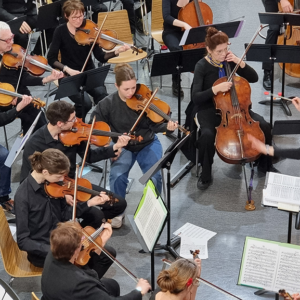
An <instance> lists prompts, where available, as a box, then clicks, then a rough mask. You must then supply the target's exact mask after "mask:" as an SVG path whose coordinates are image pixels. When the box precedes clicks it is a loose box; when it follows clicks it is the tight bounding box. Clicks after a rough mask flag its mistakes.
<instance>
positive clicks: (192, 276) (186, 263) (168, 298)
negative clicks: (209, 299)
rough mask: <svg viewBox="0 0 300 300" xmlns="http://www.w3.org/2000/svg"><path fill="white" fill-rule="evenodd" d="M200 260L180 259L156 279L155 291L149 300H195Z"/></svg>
mask: <svg viewBox="0 0 300 300" xmlns="http://www.w3.org/2000/svg"><path fill="white" fill-rule="evenodd" d="M200 276H201V260H200V259H199V258H197V259H195V260H194V261H192V260H188V259H185V258H180V259H178V260H176V261H174V262H173V263H172V264H171V266H170V268H169V269H167V270H163V271H161V272H160V273H159V275H158V277H157V285H158V286H159V289H158V290H156V291H155V292H154V293H153V295H152V297H151V298H150V300H182V299H189V300H195V299H196V293H197V289H198V287H199V285H200V282H199V280H198V279H200Z"/></svg>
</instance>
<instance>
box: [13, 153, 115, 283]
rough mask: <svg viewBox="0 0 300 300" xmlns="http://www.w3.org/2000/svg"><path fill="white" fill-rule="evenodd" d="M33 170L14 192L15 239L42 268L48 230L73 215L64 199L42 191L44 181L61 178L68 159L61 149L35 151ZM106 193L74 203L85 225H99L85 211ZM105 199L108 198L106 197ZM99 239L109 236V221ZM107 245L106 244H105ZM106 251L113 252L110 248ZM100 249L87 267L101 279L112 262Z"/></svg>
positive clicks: (77, 214) (48, 248) (105, 240)
mask: <svg viewBox="0 0 300 300" xmlns="http://www.w3.org/2000/svg"><path fill="white" fill-rule="evenodd" d="M29 159H30V162H31V165H32V169H33V171H32V173H31V174H30V175H29V176H28V177H27V178H26V179H25V180H24V181H23V182H22V183H21V185H20V186H19V188H18V190H17V192H16V194H15V211H16V226H17V242H18V246H19V248H20V249H21V250H23V251H26V252H27V258H28V260H29V261H30V262H31V263H32V264H33V265H35V266H37V267H43V265H44V262H45V258H46V256H47V254H48V252H49V250H50V233H51V231H52V230H53V229H55V228H56V226H57V224H58V223H59V222H65V221H68V220H70V219H71V218H72V208H71V207H70V206H68V205H66V202H65V200H64V199H63V198H58V199H56V198H51V197H49V196H48V195H47V193H46V192H45V188H44V184H45V182H50V183H52V182H58V181H62V180H63V179H64V176H65V175H66V174H67V173H68V172H69V168H70V162H69V159H68V158H67V157H66V155H64V154H63V153H62V152H61V151H60V150H57V149H47V150H45V151H43V152H42V153H41V152H37V151H36V152H35V153H34V154H33V155H31V156H30V158H29ZM106 197H107V196H106V195H99V196H95V197H93V198H92V199H90V200H89V201H87V202H83V203H79V204H78V205H77V210H76V216H77V217H78V218H83V219H84V222H83V223H84V225H83V224H82V223H81V225H82V226H83V227H85V226H86V225H87V224H88V225H90V226H92V227H94V226H95V228H99V227H100V225H101V224H102V221H101V222H100V223H98V224H96V223H95V221H94V220H93V219H92V218H89V215H88V212H89V210H90V209H91V206H95V205H97V204H99V203H102V202H103V201H105V200H107V199H105V198H106ZM107 198H108V197H107ZM104 227H105V230H104V231H103V235H102V241H103V245H105V244H106V242H107V240H108V239H109V238H110V236H111V233H112V229H111V226H110V225H109V224H106V225H104ZM106 248H107V247H106ZM108 251H109V252H112V253H114V255H115V250H114V249H113V248H111V247H109V249H108ZM99 254H100V251H96V252H92V253H91V259H90V260H89V266H91V267H92V268H93V269H95V271H96V272H97V273H98V276H99V278H101V277H102V276H103V275H104V274H105V272H106V271H107V269H108V268H109V267H110V265H111V261H110V260H109V259H108V258H107V257H106V256H105V255H104V254H103V253H101V254H100V256H99Z"/></svg>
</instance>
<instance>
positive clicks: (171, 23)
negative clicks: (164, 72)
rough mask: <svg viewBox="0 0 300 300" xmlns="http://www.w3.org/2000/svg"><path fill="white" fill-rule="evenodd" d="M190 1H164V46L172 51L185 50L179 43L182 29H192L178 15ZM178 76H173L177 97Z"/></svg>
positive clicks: (173, 86)
mask: <svg viewBox="0 0 300 300" xmlns="http://www.w3.org/2000/svg"><path fill="white" fill-rule="evenodd" d="M188 3H189V0H163V1H162V11H163V18H164V31H163V34H162V38H163V41H164V44H165V45H166V46H167V47H168V48H169V49H170V51H179V50H183V48H182V46H179V42H180V40H181V38H182V36H183V32H184V31H182V28H184V29H185V30H188V29H191V28H192V27H191V26H190V25H189V24H188V23H185V22H183V21H180V20H178V19H177V18H178V13H179V11H180V9H181V8H182V7H184V6H186V5H187V4H188ZM177 83H178V74H177V73H175V74H172V91H173V94H174V95H175V96H178V86H177ZM183 96H184V94H183V90H182V89H181V87H180V97H183Z"/></svg>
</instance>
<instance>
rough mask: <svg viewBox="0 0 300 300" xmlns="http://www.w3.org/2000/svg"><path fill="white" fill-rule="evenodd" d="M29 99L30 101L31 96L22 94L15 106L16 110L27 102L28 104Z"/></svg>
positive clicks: (20, 108)
mask: <svg viewBox="0 0 300 300" xmlns="http://www.w3.org/2000/svg"><path fill="white" fill-rule="evenodd" d="M14 100H15V99H14ZM14 100H13V101H14ZM31 101H32V97H31V96H26V95H23V96H22V101H21V102H20V103H18V105H17V106H16V110H17V111H20V110H22V109H23V108H24V107H25V106H27V105H28V104H30V103H31Z"/></svg>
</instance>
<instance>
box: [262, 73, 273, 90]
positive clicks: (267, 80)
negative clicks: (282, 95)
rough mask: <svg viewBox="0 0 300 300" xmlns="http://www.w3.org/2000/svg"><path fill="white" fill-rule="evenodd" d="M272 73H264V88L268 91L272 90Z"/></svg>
mask: <svg viewBox="0 0 300 300" xmlns="http://www.w3.org/2000/svg"><path fill="white" fill-rule="evenodd" d="M271 75H272V74H271V71H268V70H265V71H264V78H263V87H264V88H265V89H266V90H267V91H270V90H271Z"/></svg>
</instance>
